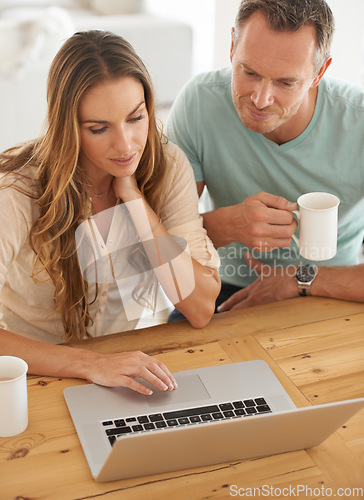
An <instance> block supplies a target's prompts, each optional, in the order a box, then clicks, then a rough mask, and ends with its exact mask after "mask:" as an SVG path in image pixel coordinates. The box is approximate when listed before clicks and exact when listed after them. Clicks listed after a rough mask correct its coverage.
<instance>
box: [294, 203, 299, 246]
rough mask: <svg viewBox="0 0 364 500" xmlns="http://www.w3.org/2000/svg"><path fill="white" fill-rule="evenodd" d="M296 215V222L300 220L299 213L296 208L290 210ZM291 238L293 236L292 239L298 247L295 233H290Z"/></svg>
mask: <svg viewBox="0 0 364 500" xmlns="http://www.w3.org/2000/svg"><path fill="white" fill-rule="evenodd" d="M292 213H293V214H294V215H295V216H296V217H297V222H299V221H300V213H299V211H298V210H293V212H292ZM292 238H293V241H294V242H295V243H296V245H297V246H298V248H299V247H300V240H299V239H298V238H297V236H296V235H295V234H292Z"/></svg>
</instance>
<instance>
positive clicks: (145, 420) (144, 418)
mask: <svg viewBox="0 0 364 500" xmlns="http://www.w3.org/2000/svg"><path fill="white" fill-rule="evenodd" d="M138 422H139V423H140V424H147V423H148V422H149V418H148V417H147V416H146V415H142V416H141V417H138Z"/></svg>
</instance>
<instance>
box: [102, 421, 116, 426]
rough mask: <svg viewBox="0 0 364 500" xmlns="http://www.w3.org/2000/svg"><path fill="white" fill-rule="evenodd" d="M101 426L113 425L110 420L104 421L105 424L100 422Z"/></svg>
mask: <svg viewBox="0 0 364 500" xmlns="http://www.w3.org/2000/svg"><path fill="white" fill-rule="evenodd" d="M102 425H103V426H106V425H114V422H113V421H112V420H105V422H102Z"/></svg>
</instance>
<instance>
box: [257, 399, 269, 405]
mask: <svg viewBox="0 0 364 500" xmlns="http://www.w3.org/2000/svg"><path fill="white" fill-rule="evenodd" d="M254 401H255V404H256V405H257V406H261V405H266V404H267V402H266V400H265V399H264V398H256V399H254Z"/></svg>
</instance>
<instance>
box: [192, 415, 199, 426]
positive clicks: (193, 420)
mask: <svg viewBox="0 0 364 500" xmlns="http://www.w3.org/2000/svg"><path fill="white" fill-rule="evenodd" d="M190 420H191V422H192V423H194V424H195V423H196V422H201V417H200V416H199V415H194V416H192V417H190Z"/></svg>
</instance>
